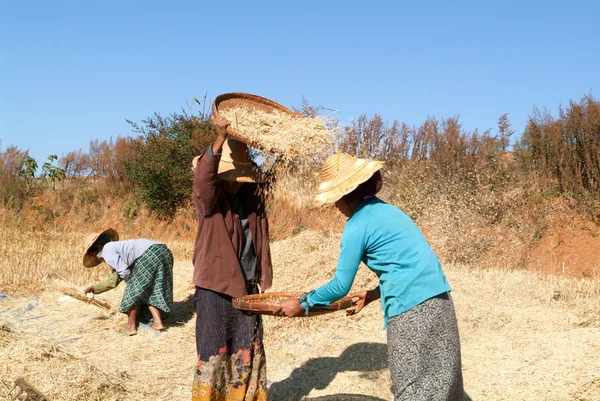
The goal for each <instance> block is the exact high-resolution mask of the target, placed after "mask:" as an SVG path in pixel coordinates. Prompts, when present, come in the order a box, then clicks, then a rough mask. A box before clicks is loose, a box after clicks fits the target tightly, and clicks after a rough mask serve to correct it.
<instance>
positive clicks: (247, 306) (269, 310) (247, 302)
mask: <svg viewBox="0 0 600 401" xmlns="http://www.w3.org/2000/svg"><path fill="white" fill-rule="evenodd" d="M305 294H306V293H305V292H299V291H283V292H263V293H260V294H250V295H243V296H241V297H236V298H233V299H232V303H233V306H234V307H235V308H236V309H240V310H245V311H248V312H254V313H260V314H268V315H274V312H275V311H276V310H277V309H278V306H277V305H273V304H266V303H264V302H261V300H262V299H267V298H273V297H287V298H296V297H299V296H301V295H305ZM351 306H352V298H350V297H348V296H344V297H342V298H340V299H339V300H337V301H335V302H332V303H331V304H330V305H329V306H327V307H323V308H319V307H316V308H312V309H311V311H312V313H311V315H314V314H323V313H329V312H335V311H339V310H342V309H348V308H350V307H351ZM309 316H310V315H309Z"/></svg>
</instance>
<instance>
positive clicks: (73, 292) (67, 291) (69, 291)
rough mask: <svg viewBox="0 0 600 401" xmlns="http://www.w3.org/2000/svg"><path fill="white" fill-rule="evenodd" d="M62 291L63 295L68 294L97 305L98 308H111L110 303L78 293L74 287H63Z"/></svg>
mask: <svg viewBox="0 0 600 401" xmlns="http://www.w3.org/2000/svg"><path fill="white" fill-rule="evenodd" d="M62 292H63V293H64V294H65V295H68V296H70V297H72V298H75V299H77V300H78V301H82V302H86V303H88V304H92V305H94V306H97V307H99V308H102V309H106V310H111V309H112V306H111V305H110V304H108V303H106V302H103V301H99V300H97V299H95V298H88V297H86V296H85V295H82V294H80V293H79V292H77V291H76V290H74V289H71V288H64V289H63V290H62Z"/></svg>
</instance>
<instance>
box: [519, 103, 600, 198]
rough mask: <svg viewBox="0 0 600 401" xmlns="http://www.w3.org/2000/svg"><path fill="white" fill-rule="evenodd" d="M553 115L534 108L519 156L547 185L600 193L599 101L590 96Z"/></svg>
mask: <svg viewBox="0 0 600 401" xmlns="http://www.w3.org/2000/svg"><path fill="white" fill-rule="evenodd" d="M558 114H559V115H558V117H557V118H554V117H552V115H551V114H550V112H549V111H548V110H544V111H543V112H540V111H539V110H538V109H537V108H534V110H533V112H532V113H531V115H530V116H529V121H528V123H527V127H526V128H525V132H524V134H523V136H522V138H521V140H520V142H519V143H518V144H517V147H516V150H517V151H516V155H517V158H518V160H519V162H520V163H521V165H522V166H523V168H525V169H527V170H530V171H536V172H537V173H538V174H539V175H540V176H541V177H542V178H543V179H544V180H545V182H544V184H545V187H546V188H557V189H558V191H559V192H560V193H561V194H563V193H572V194H583V195H585V194H589V195H591V196H593V197H594V198H597V197H598V196H599V195H600V156H599V155H600V136H599V135H598V133H599V132H600V102H599V101H598V100H597V99H595V98H594V97H593V96H591V95H587V96H584V97H583V98H582V99H581V100H580V101H579V102H574V101H571V102H570V103H569V107H568V108H566V109H563V108H562V107H560V108H559V113H558Z"/></svg>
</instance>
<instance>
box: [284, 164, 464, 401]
mask: <svg viewBox="0 0 600 401" xmlns="http://www.w3.org/2000/svg"><path fill="white" fill-rule="evenodd" d="M382 166H383V163H381V162H378V161H374V160H365V159H357V158H355V157H353V156H351V155H348V154H344V153H338V154H335V155H333V156H331V157H329V158H328V159H327V160H326V161H325V163H324V165H323V168H322V173H321V184H320V186H319V189H318V191H317V196H316V198H315V204H316V205H325V204H331V203H335V205H336V207H337V208H338V209H339V211H340V212H341V213H342V214H344V215H345V216H346V217H347V218H348V220H347V222H346V226H345V227H344V232H343V234H342V242H341V252H340V257H339V260H338V264H337V267H336V272H335V276H334V277H333V279H332V280H331V281H329V282H328V283H327V284H325V285H323V286H322V287H319V288H317V289H316V290H314V291H311V292H310V293H308V294H307V295H306V296H303V297H301V298H300V299H295V298H290V299H288V300H286V301H284V302H282V304H281V309H280V311H279V314H281V315H285V316H288V317H292V316H300V315H307V314H310V309H311V308H318V307H324V306H328V305H329V304H331V303H332V302H335V301H337V300H338V299H340V298H342V297H343V296H345V295H347V294H348V292H349V291H350V288H351V287H352V283H353V281H354V277H355V276H356V272H357V270H358V266H359V264H360V262H361V261H362V262H364V263H365V264H366V265H367V266H368V267H369V269H371V270H372V271H373V272H375V274H377V276H378V277H379V286H378V287H377V288H374V289H372V290H369V291H362V292H359V293H355V294H351V295H350V297H352V298H353V304H354V309H353V310H350V311H348V312H349V314H355V313H358V312H360V311H361V309H362V308H363V307H364V306H366V305H368V304H369V303H371V302H373V301H375V300H377V299H380V300H381V305H382V307H383V311H384V319H385V325H384V328H387V340H388V359H389V366H390V371H391V376H392V387H393V392H394V400H395V401H399V400H411V401H414V400H461V399H462V398H463V381H462V368H461V356H460V341H459V335H458V326H457V322H456V315H455V313H454V306H453V303H452V299H451V297H450V295H449V292H450V285H449V284H448V281H447V280H446V277H445V275H444V273H443V271H442V267H441V264H440V262H439V260H438V258H437V256H436V255H435V253H434V252H433V250H432V249H431V247H430V246H429V244H428V243H427V241H426V239H425V237H424V236H423V234H422V233H421V231H420V230H419V228H418V227H417V226H416V224H415V223H414V222H413V221H412V220H411V219H410V217H408V216H407V215H406V214H405V213H404V212H402V211H401V210H400V209H398V208H396V207H395V206H392V205H389V204H387V203H386V202H384V201H382V200H380V199H379V198H377V197H376V196H375V194H376V193H377V192H378V191H379V190H380V189H381V185H382V180H381V173H380V172H379V170H380V169H381V167H382Z"/></svg>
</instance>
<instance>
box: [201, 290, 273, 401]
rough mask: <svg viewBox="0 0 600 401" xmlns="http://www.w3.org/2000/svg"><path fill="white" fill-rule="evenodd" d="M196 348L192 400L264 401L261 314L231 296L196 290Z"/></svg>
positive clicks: (264, 365)
mask: <svg viewBox="0 0 600 401" xmlns="http://www.w3.org/2000/svg"><path fill="white" fill-rule="evenodd" d="M195 307H196V349H197V353H198V363H197V365H196V370H195V373H194V383H193V387H192V401H266V400H267V388H266V383H267V365H266V358H265V352H264V347H263V341H262V335H263V333H262V320H261V316H260V315H256V314H251V313H247V312H243V311H241V310H239V309H236V308H234V307H233V305H232V304H231V297H229V296H227V295H225V294H220V293H217V292H213V291H210V290H206V289H203V288H199V287H196V294H195Z"/></svg>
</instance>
